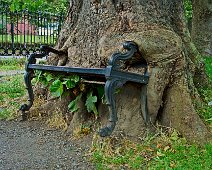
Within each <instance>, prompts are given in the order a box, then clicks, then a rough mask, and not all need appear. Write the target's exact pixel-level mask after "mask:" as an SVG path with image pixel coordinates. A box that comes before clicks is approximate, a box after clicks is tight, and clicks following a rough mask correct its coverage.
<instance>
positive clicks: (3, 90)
mask: <svg viewBox="0 0 212 170" xmlns="http://www.w3.org/2000/svg"><path fill="white" fill-rule="evenodd" d="M24 94H25V86H24V80H23V75H16V76H6V77H0V119H12V118H14V117H15V116H16V114H17V110H18V109H19V107H20V104H21V97H22V96H24Z"/></svg>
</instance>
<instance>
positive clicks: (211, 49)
mask: <svg viewBox="0 0 212 170" xmlns="http://www.w3.org/2000/svg"><path fill="white" fill-rule="evenodd" d="M192 6H193V17H192V32H191V35H192V39H193V41H194V43H195V45H196V47H197V49H198V50H199V51H200V53H201V54H202V55H208V56H211V55H212V1H211V0H193V1H192Z"/></svg>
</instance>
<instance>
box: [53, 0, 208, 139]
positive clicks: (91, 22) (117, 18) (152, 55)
mask: <svg viewBox="0 0 212 170" xmlns="http://www.w3.org/2000/svg"><path fill="white" fill-rule="evenodd" d="M70 4H71V5H70V12H69V15H68V18H67V20H66V22H65V25H64V28H63V30H62V32H61V34H60V38H59V41H58V44H57V46H56V48H57V49H59V50H61V51H65V52H68V56H56V55H52V56H51V57H50V59H49V63H50V64H54V65H66V66H79V67H88V68H91V67H105V66H106V65H107V61H108V58H109V57H110V56H111V54H112V53H114V52H115V51H117V49H120V50H121V44H122V43H123V42H124V41H134V42H136V43H137V44H138V46H139V50H140V53H141V54H142V57H143V58H144V59H145V60H146V61H147V63H148V65H149V74H150V79H149V83H148V87H147V104H148V113H149V115H150V124H149V126H148V127H147V126H146V125H145V123H144V120H143V117H142V113H141V105H142V103H141V100H140V99H141V88H142V87H140V86H137V85H134V84H127V85H125V86H124V87H123V90H122V92H121V93H119V94H118V95H117V97H116V103H117V110H118V118H119V120H118V123H117V126H116V128H115V132H114V133H119V132H120V131H122V132H124V134H126V135H128V136H134V137H135V136H140V135H143V134H144V132H145V131H146V129H147V128H150V129H152V128H151V127H153V126H154V124H155V123H156V122H157V121H158V122H160V123H161V124H162V125H163V126H170V127H173V128H176V129H177V130H179V132H180V133H182V135H183V136H185V137H186V138H187V139H188V140H191V141H199V142H201V141H204V142H205V141H207V139H209V138H210V137H211V134H210V132H209V131H208V129H207V127H206V126H205V125H204V123H203V122H202V121H201V119H200V118H199V117H198V115H197V113H196V112H195V109H194V106H193V104H192V101H191V95H190V91H189V88H188V87H192V88H193V89H195V87H193V83H190V82H192V79H193V75H194V72H195V64H196V63H198V62H197V61H196V60H197V58H196V55H192V54H191V53H193V50H190V49H192V43H191V39H190V37H189V33H188V31H187V28H186V24H185V22H184V19H183V10H182V2H181V1H178V0H175V1H173V0H164V1H161V0H160V1H159V0H151V1H146V0H78V1H77V0H71V3H70ZM176 11H177V14H178V15H177V16H176ZM186 50H187V51H192V52H187V53H185V51H186ZM187 54H190V55H187ZM133 71H134V72H137V73H139V70H136V69H133ZM188 85H189V86H188ZM62 107H63V109H64V106H62ZM99 111H100V114H101V115H103V116H102V117H103V118H102V122H105V120H104V117H105V116H106V115H107V112H108V111H107V109H106V108H105V106H103V105H101V104H100V106H99ZM84 114H85V109H82V110H80V111H79V112H78V113H75V114H74V115H73V119H72V122H71V123H72V127H74V126H75V125H77V124H79V123H80V122H81V121H83V120H85V119H86V118H85V117H84V116H83V115H84Z"/></svg>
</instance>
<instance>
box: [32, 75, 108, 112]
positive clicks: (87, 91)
mask: <svg viewBox="0 0 212 170" xmlns="http://www.w3.org/2000/svg"><path fill="white" fill-rule="evenodd" d="M35 80H36V84H37V83H38V82H41V83H42V84H43V86H44V87H46V88H47V87H48V88H49V90H50V92H51V95H52V96H54V97H61V96H62V95H63V94H64V91H68V90H70V91H72V93H73V94H74V95H75V96H76V97H75V99H74V100H72V101H71V102H70V103H69V105H68V109H69V111H71V112H72V113H74V112H77V111H78V110H79V108H78V102H79V100H80V99H81V98H82V96H86V100H85V107H86V108H87V111H88V112H93V113H94V114H95V116H97V115H98V114H99V113H98V111H97V108H96V104H97V102H98V101H102V102H103V101H104V88H103V86H101V85H90V84H88V83H83V82H82V81H80V77H79V76H78V75H69V76H65V75H54V74H51V73H49V72H42V71H36V72H35ZM95 94H96V95H95Z"/></svg>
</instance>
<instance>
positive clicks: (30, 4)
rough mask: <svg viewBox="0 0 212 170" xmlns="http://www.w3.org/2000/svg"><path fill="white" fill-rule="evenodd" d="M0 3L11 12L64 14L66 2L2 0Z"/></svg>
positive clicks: (54, 0)
mask: <svg viewBox="0 0 212 170" xmlns="http://www.w3.org/2000/svg"><path fill="white" fill-rule="evenodd" d="M1 3H4V4H8V5H9V6H10V10H11V11H19V10H23V9H25V10H28V11H30V12H37V11H43V12H50V13H53V14H61V13H66V11H67V7H68V4H69V1H68V0H58V1H56V0H53V1H52V0H51V1H50V0H2V1H1Z"/></svg>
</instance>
